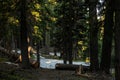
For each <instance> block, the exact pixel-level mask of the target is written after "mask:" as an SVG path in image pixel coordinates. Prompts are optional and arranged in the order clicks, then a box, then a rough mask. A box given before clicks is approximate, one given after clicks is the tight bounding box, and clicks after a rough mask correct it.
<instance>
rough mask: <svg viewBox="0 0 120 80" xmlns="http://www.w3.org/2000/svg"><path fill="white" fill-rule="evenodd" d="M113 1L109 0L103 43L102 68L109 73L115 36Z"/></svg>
mask: <svg viewBox="0 0 120 80" xmlns="http://www.w3.org/2000/svg"><path fill="white" fill-rule="evenodd" d="M111 4H112V3H111V1H109V2H107V6H106V13H105V22H104V37H103V45H102V57H101V64H100V68H101V70H102V71H105V72H106V73H109V71H110V64H111V51H112V37H113V9H112V7H111Z"/></svg>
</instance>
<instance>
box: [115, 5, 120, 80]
mask: <svg viewBox="0 0 120 80" xmlns="http://www.w3.org/2000/svg"><path fill="white" fill-rule="evenodd" d="M118 7H120V5H119V6H118ZM115 80H120V10H116V11H115Z"/></svg>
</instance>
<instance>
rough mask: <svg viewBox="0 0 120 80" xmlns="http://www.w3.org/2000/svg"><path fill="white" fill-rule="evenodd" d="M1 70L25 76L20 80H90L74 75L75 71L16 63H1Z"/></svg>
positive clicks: (21, 76)
mask: <svg viewBox="0 0 120 80" xmlns="http://www.w3.org/2000/svg"><path fill="white" fill-rule="evenodd" d="M0 72H6V73H9V74H10V75H16V76H19V77H20V78H23V79H19V80H88V79H85V78H83V77H78V76H75V75H74V73H75V71H68V70H55V69H42V68H39V69H21V68H19V66H18V65H16V64H8V63H0ZM9 74H6V75H9ZM0 76H1V74H0ZM2 77H3V76H2ZM0 80H2V79H0Z"/></svg>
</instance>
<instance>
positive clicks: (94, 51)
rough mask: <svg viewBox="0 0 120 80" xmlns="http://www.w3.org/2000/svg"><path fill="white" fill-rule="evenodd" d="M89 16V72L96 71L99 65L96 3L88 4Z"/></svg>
mask: <svg viewBox="0 0 120 80" xmlns="http://www.w3.org/2000/svg"><path fill="white" fill-rule="evenodd" d="M89 16H90V68H91V71H97V70H98V69H99V63H98V27H97V14H96V2H90V5H89Z"/></svg>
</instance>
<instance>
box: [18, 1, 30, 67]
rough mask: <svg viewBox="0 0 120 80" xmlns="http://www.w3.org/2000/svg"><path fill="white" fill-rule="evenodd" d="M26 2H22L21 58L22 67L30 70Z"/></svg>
mask: <svg viewBox="0 0 120 80" xmlns="http://www.w3.org/2000/svg"><path fill="white" fill-rule="evenodd" d="M26 11H27V8H26V0H21V15H20V19H21V21H20V27H21V29H20V33H21V35H20V36H21V56H22V67H23V68H30V62H29V58H28V41H27V36H28V35H27V32H28V28H27V20H26Z"/></svg>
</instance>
